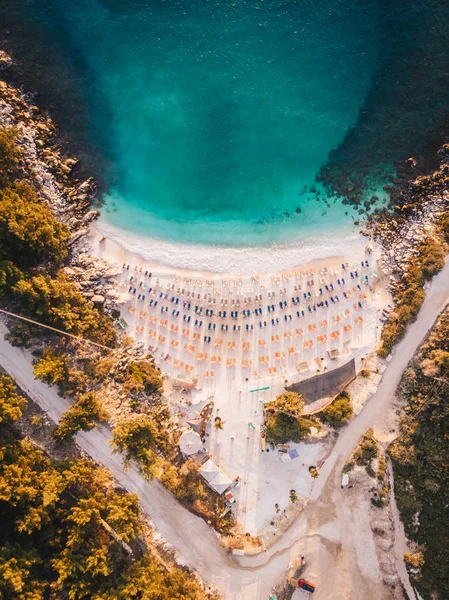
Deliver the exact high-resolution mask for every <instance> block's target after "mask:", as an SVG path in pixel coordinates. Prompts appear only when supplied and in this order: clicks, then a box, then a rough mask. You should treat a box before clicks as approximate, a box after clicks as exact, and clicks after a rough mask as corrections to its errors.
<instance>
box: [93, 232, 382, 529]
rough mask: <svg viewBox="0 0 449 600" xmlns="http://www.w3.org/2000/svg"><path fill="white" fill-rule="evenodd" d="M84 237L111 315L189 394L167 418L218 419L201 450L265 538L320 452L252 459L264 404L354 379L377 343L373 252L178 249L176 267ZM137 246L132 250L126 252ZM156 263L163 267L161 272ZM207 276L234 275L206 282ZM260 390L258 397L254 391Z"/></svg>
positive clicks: (352, 245)
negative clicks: (331, 373)
mask: <svg viewBox="0 0 449 600" xmlns="http://www.w3.org/2000/svg"><path fill="white" fill-rule="evenodd" d="M91 233H92V252H93V254H94V255H96V256H97V257H99V258H101V259H103V260H105V261H106V262H107V263H109V264H111V265H113V266H114V267H115V268H116V270H117V275H116V277H115V282H116V290H117V305H118V307H119V309H120V311H121V314H122V317H123V318H124V321H125V322H126V324H127V333H129V335H131V336H132V337H133V338H134V339H136V340H137V341H141V342H143V343H144V344H145V346H146V347H148V348H149V352H150V353H151V354H152V355H153V356H154V358H155V360H156V362H157V364H158V366H159V367H160V368H161V369H162V371H163V372H164V373H165V374H166V375H167V376H168V377H169V379H170V382H171V383H170V385H171V384H172V383H173V382H174V383H175V384H176V382H178V383H179V382H184V383H185V385H187V386H188V387H190V388H191V392H190V394H191V395H190V402H189V406H188V408H187V410H186V407H180V406H179V405H178V404H177V403H176V401H172V402H171V404H172V413H173V415H174V416H175V418H178V415H179V414H181V413H182V414H184V415H186V417H187V418H195V417H196V416H197V415H198V414H199V412H200V410H201V408H202V407H203V406H204V405H205V404H206V403H207V402H208V401H210V400H213V402H214V412H213V415H212V418H211V423H213V421H214V418H215V417H216V416H220V417H221V418H222V420H223V422H224V427H223V430H222V431H215V430H214V428H213V427H212V425H209V428H208V430H207V431H208V436H207V441H206V444H205V450H206V451H207V452H208V454H209V456H210V457H211V458H212V459H213V460H214V461H215V462H216V464H218V465H219V466H220V467H221V469H222V470H223V472H224V473H225V474H226V475H228V476H229V477H230V478H231V479H233V478H235V477H240V481H241V483H240V486H239V488H237V489H236V490H234V491H235V496H236V498H237V503H236V505H234V507H235V508H234V511H235V514H236V516H237V519H238V521H239V522H240V523H241V525H242V526H243V528H244V530H245V531H247V532H249V533H251V534H258V533H261V532H265V533H266V532H267V531H269V530H270V522H272V521H273V520H275V519H276V518H277V516H278V514H279V511H280V513H281V514H282V511H283V510H284V509H285V508H287V506H288V505H289V503H290V491H291V490H292V489H294V490H295V491H296V493H297V495H298V498H299V499H300V501H302V500H305V499H307V497H308V496H309V494H310V492H311V489H312V484H313V479H312V478H311V476H310V474H309V467H310V466H315V465H316V464H318V463H319V462H320V460H322V459H323V457H324V454H325V452H326V445H325V443H324V442H323V441H322V439H320V438H319V437H318V438H316V439H315V440H314V441H312V442H311V443H309V442H308V443H301V444H290V449H291V450H293V449H296V450H297V452H298V458H296V459H294V460H288V458H287V459H286V458H285V456H283V455H281V454H279V453H278V452H277V451H271V452H261V425H263V404H264V403H265V402H266V401H268V400H271V399H274V398H275V397H276V395H277V394H279V393H280V392H282V391H283V390H284V386H285V385H286V384H287V383H294V382H296V381H300V380H302V379H306V378H308V377H311V376H313V375H315V374H317V373H320V372H323V371H324V370H330V369H333V368H335V367H337V366H340V365H343V364H345V363H346V362H348V361H349V360H350V359H351V358H355V360H356V367H357V370H359V369H360V368H361V367H362V365H363V362H362V361H363V359H364V357H365V356H366V355H367V354H368V353H370V352H372V350H373V349H374V348H375V346H376V345H377V343H378V332H379V328H378V319H379V311H380V308H381V307H384V306H385V302H386V295H385V293H384V291H383V290H382V287H381V286H380V285H379V278H378V275H379V274H378V273H377V264H376V263H377V256H378V254H377V250H374V251H371V250H369V251H368V252H367V251H366V245H367V244H366V242H367V240H366V239H365V238H363V237H361V236H359V237H358V238H356V239H349V240H346V242H345V241H343V240H340V241H338V242H337V243H336V244H334V245H333V243H332V242H331V241H329V242H328V248H329V249H330V248H332V251H330V250H329V254H330V256H326V255H325V252H326V249H325V247H323V246H321V247H320V248H321V249H320V252H319V253H318V255H315V254H314V252H315V250H316V247H309V248H308V249H307V250H306V249H305V248H304V247H303V248H299V247H286V248H279V247H277V248H275V249H269V248H264V249H257V250H254V251H251V252H248V251H245V250H236V249H227V250H225V249H223V248H221V249H215V248H214V249H211V248H209V249H207V250H208V252H207V253H205V249H200V250H198V249H197V248H195V247H191V248H190V247H189V249H188V252H187V253H186V254H185V255H184V254H183V252H184V247H179V248H176V247H174V246H172V245H169V244H164V243H163V244H160V243H159V242H155V241H151V240H147V241H146V244H147V245H146V250H145V252H144V253H142V254H137V253H135V252H132V251H130V249H129V248H124V247H123V246H122V245H121V244H120V243H118V241H117V239H111V238H110V237H108V236H107V235H106V229H105V228H104V227H103V226H102V224H100V227H98V226H97V225H96V224H95V225H94V226H92V229H91ZM142 243H143V241H142V240H136V243H135V246H134V248H135V249H136V251H137V250H140V249H142ZM197 250H198V261H197V262H194V256H195V252H196V251H197ZM164 252H168V256H169V259H168V263H169V264H165V263H164V262H161V261H160V259H161V257H163V256H164ZM178 257H180V258H179V261H178ZM303 257H313V258H315V260H313V261H304V260H301V258H303ZM295 259H296V260H295ZM186 265H188V266H190V265H191V266H194V267H195V268H194V269H186ZM215 265H219V267H220V266H221V267H224V266H225V265H228V266H232V267H233V268H232V270H231V271H230V272H223V271H222V270H220V268H218V269H217V271H212V270H211V269H212V267H215ZM237 266H238V267H239V268H238V270H237ZM255 267H256V268H255ZM281 267H282V268H281ZM331 356H332V358H331ZM260 388H266V389H264V390H262V391H259V392H255V391H254V390H257V389H260ZM169 401H170V400H169ZM306 411H307V407H306ZM179 419H180V423H181V425H182V424H183V423H184V421H183V419H182V418H181V417H179ZM276 504H278V509H276V507H275V505H276Z"/></svg>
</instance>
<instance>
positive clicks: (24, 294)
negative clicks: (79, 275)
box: [13, 271, 116, 345]
mask: <svg viewBox="0 0 449 600" xmlns="http://www.w3.org/2000/svg"><path fill="white" fill-rule="evenodd" d="M13 291H14V293H15V294H16V295H17V298H18V299H19V300H20V302H21V304H22V307H23V309H24V310H25V311H26V312H27V313H28V314H30V315H36V316H37V317H38V319H40V320H42V321H44V322H45V323H46V324H47V325H51V326H53V327H56V328H57V329H63V330H65V331H68V332H69V333H73V334H78V335H83V336H86V337H88V338H90V339H92V340H94V341H96V342H98V343H101V344H107V345H114V344H115V341H116V333H115V330H114V328H113V326H112V322H111V320H110V319H109V318H108V317H106V316H105V315H104V314H103V313H101V312H100V311H99V310H98V309H97V308H95V307H94V306H92V305H91V304H90V303H89V302H88V301H87V300H86V298H84V296H82V295H81V294H80V292H79V291H78V288H77V287H76V285H75V284H74V283H73V282H72V281H70V279H68V277H67V276H66V275H65V274H64V273H63V272H62V271H58V273H57V275H56V277H55V278H51V277H50V276H48V275H42V274H39V275H35V276H34V277H31V278H30V279H22V280H21V281H19V282H18V283H17V284H16V285H15V286H14V288H13Z"/></svg>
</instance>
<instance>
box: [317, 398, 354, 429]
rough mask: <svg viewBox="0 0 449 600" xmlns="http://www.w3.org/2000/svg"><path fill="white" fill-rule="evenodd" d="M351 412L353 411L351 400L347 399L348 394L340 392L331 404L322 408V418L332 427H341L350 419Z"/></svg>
mask: <svg viewBox="0 0 449 600" xmlns="http://www.w3.org/2000/svg"><path fill="white" fill-rule="evenodd" d="M344 394H345V395H344ZM353 414H354V411H353V408H352V404H351V400H350V399H349V394H347V393H345V392H343V394H340V396H338V398H336V399H335V400H334V401H333V402H332V404H330V405H329V406H327V407H326V408H325V409H324V410H323V412H322V420H323V421H326V422H327V423H329V424H330V425H332V427H342V426H343V425H346V423H347V422H348V421H349V420H350V419H352V415H353Z"/></svg>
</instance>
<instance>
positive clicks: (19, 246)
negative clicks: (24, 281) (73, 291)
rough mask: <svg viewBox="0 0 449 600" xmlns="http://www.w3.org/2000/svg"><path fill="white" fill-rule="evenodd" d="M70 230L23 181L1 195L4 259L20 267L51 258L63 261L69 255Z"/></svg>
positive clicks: (0, 209) (0, 214) (0, 210)
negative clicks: (10, 259) (9, 259)
mask: <svg viewBox="0 0 449 600" xmlns="http://www.w3.org/2000/svg"><path fill="white" fill-rule="evenodd" d="M69 237H70V230H69V228H68V227H67V226H66V225H64V223H60V222H59V221H57V220H56V219H55V217H54V216H53V215H52V213H51V211H50V209H49V208H48V206H47V205H46V204H44V203H40V202H38V200H37V197H36V192H35V191H34V190H33V189H32V188H31V187H30V186H29V185H28V184H27V183H24V182H21V183H18V184H16V185H15V186H14V188H7V189H5V190H3V191H1V192H0V238H1V240H2V246H1V247H2V249H3V253H4V254H5V256H4V258H12V259H13V260H14V261H15V262H16V263H19V264H25V265H27V264H30V263H31V264H32V263H34V264H36V263H37V262H39V261H41V260H44V259H46V258H50V259H52V260H54V261H56V262H58V263H59V262H60V261H61V260H63V259H64V258H65V257H66V256H67V240H68V239H69Z"/></svg>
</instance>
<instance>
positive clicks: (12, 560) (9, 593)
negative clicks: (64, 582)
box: [0, 543, 46, 600]
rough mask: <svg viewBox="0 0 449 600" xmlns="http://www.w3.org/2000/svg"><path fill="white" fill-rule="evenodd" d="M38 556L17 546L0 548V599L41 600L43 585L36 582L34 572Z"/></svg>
mask: <svg viewBox="0 0 449 600" xmlns="http://www.w3.org/2000/svg"><path fill="white" fill-rule="evenodd" d="M41 562H42V561H41V559H40V557H39V554H38V553H37V552H36V551H33V550H27V549H24V548H23V547H21V546H20V545H19V544H14V545H11V544H9V543H5V544H4V545H2V546H1V547H0V598H4V599H5V600H7V599H8V598H11V599H12V598H15V599H16V600H41V599H43V598H44V597H45V596H44V589H45V587H46V586H45V584H44V583H42V582H40V581H38V580H36V578H35V576H34V571H35V570H36V567H37V566H40V564H41Z"/></svg>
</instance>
